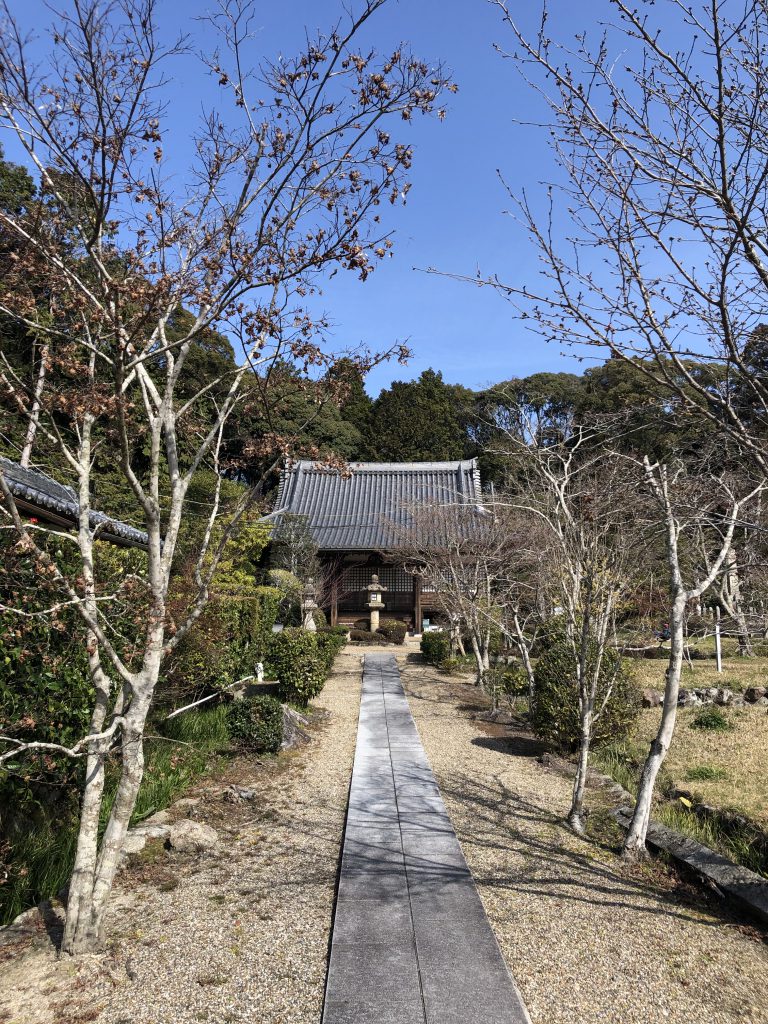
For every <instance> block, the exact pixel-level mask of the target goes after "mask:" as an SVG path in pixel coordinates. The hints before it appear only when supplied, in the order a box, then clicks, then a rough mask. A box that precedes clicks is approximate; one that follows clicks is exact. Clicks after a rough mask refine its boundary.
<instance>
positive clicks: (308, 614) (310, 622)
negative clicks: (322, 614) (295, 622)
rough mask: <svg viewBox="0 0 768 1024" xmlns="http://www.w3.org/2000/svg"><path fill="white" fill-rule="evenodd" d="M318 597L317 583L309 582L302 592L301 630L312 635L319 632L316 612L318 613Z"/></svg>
mask: <svg viewBox="0 0 768 1024" xmlns="http://www.w3.org/2000/svg"><path fill="white" fill-rule="evenodd" d="M316 595H317V591H316V590H315V581H314V580H307V582H306V584H305V585H304V587H303V588H302V591H301V628H302V629H306V630H308V631H309V632H310V633H316V632H317V623H316V622H315V612H316V611H317V602H316V601H315V597H316Z"/></svg>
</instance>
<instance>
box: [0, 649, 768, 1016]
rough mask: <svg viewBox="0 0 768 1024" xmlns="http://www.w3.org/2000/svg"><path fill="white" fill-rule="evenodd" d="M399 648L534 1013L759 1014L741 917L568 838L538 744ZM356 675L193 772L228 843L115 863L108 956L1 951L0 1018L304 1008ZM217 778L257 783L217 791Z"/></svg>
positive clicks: (44, 946) (315, 1007)
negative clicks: (477, 707) (271, 745)
mask: <svg viewBox="0 0 768 1024" xmlns="http://www.w3.org/2000/svg"><path fill="white" fill-rule="evenodd" d="M390 651H391V648H390ZM398 660H399V661H400V662H401V669H402V671H403V682H404V684H405V688H406V692H407V693H408V695H409V698H410V705H411V709H412V711H413V714H414V717H415V719H416V724H417V726H418V729H419V732H420V734H421V737H422V740H423V742H424V745H425V748H426V751H427V754H428V756H429V758H430V761H431V763H432V766H433V768H434V771H435V774H436V776H437V778H438V781H439V782H440V785H441V788H442V791H443V796H444V798H445V801H446V804H447V806H448V810H449V812H450V814H451V817H452V820H453V823H454V826H455V827H456V831H457V833H458V836H459V839H460V841H461V843H462V846H463V849H464V852H465V855H466V857H467V861H468V862H469V865H470V867H471V869H472V871H473V873H474V875H475V878H476V881H477V883H478V887H479V890H480V893H481V896H482V898H483V901H484V903H485V906H486V910H487V912H488V915H489V918H490V920H491V923H492V925H493V927H494V929H495V931H496V934H497V937H498V939H499V942H500V945H501V948H502V951H503V953H504V955H505V957H506V958H507V962H508V964H509V965H510V968H511V970H512V972H513V974H514V976H515V979H516V981H517V983H518V985H519V987H520V989H521V991H522V994H523V997H524V999H525V1001H526V1004H527V1006H528V1009H529V1012H530V1014H531V1017H532V1020H533V1022H534V1024H545V1022H546V1024H592V1022H599V1024H641V1022H642V1024H662V1022H663V1024H734V1022H737V1021H738V1022H740V1024H768V986H766V985H765V977H766V968H767V967H768V956H767V955H766V948H765V946H764V945H763V944H762V943H761V942H760V939H759V936H758V935H757V933H756V932H755V931H754V930H752V929H750V928H748V927H744V926H743V925H742V924H740V923H739V922H737V921H734V920H732V919H730V918H728V917H727V916H724V915H721V914H720V913H719V910H718V906H717V904H716V903H715V902H714V901H707V900H706V899H705V898H704V897H702V896H701V894H699V893H698V891H696V890H694V891H692V890H691V888H690V887H689V886H686V885H685V884H683V883H680V882H679V880H678V879H677V878H676V876H674V874H672V873H667V872H665V871H664V870H663V869H661V868H660V867H659V866H658V864H657V863H654V865H653V866H650V867H649V866H645V867H639V868H634V869H630V868H628V867H626V866H625V865H623V864H622V863H621V862H620V861H618V860H617V858H616V857H615V856H614V855H613V854H612V853H611V851H610V850H608V849H606V848H604V847H601V846H599V845H597V844H594V843H588V842H583V841H581V840H579V839H577V838H576V837H575V836H573V835H572V834H571V833H570V832H569V831H568V830H567V829H565V828H563V827H562V825H561V824H560V821H561V816H562V814H563V812H564V810H565V809H566V807H567V806H568V800H569V796H570V784H569V782H568V781H567V780H566V779H564V778H562V777H560V776H558V775H555V774H553V773H551V772H549V771H548V770H546V769H544V768H543V767H542V766H541V765H539V764H538V763H537V761H536V759H535V756H534V755H535V754H536V753H537V752H538V749H537V747H536V745H535V743H533V742H532V741H531V740H530V739H528V738H527V737H524V736H515V737H513V738H512V739H511V740H510V739H509V738H506V739H505V738H504V736H503V735H501V734H503V732H504V730H503V729H501V728H500V727H498V726H496V727H483V726H481V725H480V723H477V722H475V721H473V720H472V718H471V709H470V707H469V706H470V705H472V704H473V703H475V702H476V699H477V691H476V690H474V689H473V688H472V687H470V686H466V685H464V684H461V683H457V682H455V681H453V680H448V679H447V678H446V677H445V676H444V675H440V674H438V673H436V672H435V671H434V670H432V669H429V668H426V667H424V666H423V665H422V664H421V663H420V659H418V658H415V659H412V658H408V657H407V655H400V656H399V657H398ZM360 679H361V672H360V652H359V651H354V652H349V653H344V654H342V655H341V656H340V657H339V659H338V660H337V662H336V671H335V672H334V674H333V675H332V677H331V678H330V680H329V681H328V683H327V684H326V688H325V690H324V691H323V694H322V695H321V697H320V699H319V701H318V704H319V705H321V706H322V707H324V708H326V709H327V710H328V711H329V712H330V718H329V720H328V721H327V722H326V723H324V724H322V725H320V726H319V727H318V728H317V729H316V731H315V738H314V742H313V743H312V744H311V745H310V746H308V747H306V748H304V749H303V750H301V751H300V752H296V753H293V754H291V755H284V756H282V757H281V758H279V759H278V760H276V761H270V762H267V763H266V764H265V765H264V766H263V767H254V768H252V769H251V771H250V773H249V772H244V770H243V765H242V763H239V764H237V765H235V766H233V768H232V770H231V772H230V774H229V776H228V777H227V778H225V779H219V780H215V781H212V782H210V783H208V784H207V785H206V786H205V787H201V792H202V795H204V801H203V803H202V805H201V813H200V815H199V819H200V820H202V821H206V822H208V823H209V824H212V825H213V826H214V827H215V828H216V829H217V830H218V831H219V832H220V834H221V835H222V838H223V839H224V848H225V850H226V853H225V854H224V855H223V856H221V855H220V856H218V857H212V858H200V857H193V856H181V855H178V854H170V853H166V852H165V851H163V850H162V849H161V848H160V847H159V846H155V847H154V848H148V850H147V851H145V853H144V854H142V855H141V857H140V858H139V859H138V860H137V861H136V862H135V863H133V864H132V865H131V867H130V868H129V869H128V870H127V871H126V872H125V873H124V874H123V875H122V876H121V879H120V882H119V885H118V887H117V891H116V893H115V899H114V901H113V909H112V914H111V920H110V925H109V935H110V937H109V951H108V953H106V954H105V955H101V956H96V957H92V958H87V959H85V960H84V961H77V962H72V961H56V960H55V958H54V956H53V952H52V948H51V945H50V943H46V941H45V936H44V934H42V935H41V936H40V937H39V939H38V941H37V942H36V943H35V944H34V945H33V947H32V948H28V949H26V950H6V951H5V962H3V963H2V964H0V1022H2V1024H84V1022H86V1021H97V1024H134V1022H139V1024H172V1022H173V1024H191V1022H200V1021H208V1022H211V1024H213V1022H215V1024H226V1022H239V1021H246V1020H247V1021H249V1022H259V1024H318V1022H319V1020H320V1014H321V1007H322V997H323V986H324V982H325V971H326V962H327V951H328V938H329V931H330V924H331V914H332V905H333V894H334V886H335V879H336V869H337V863H338V856H339V851H340V845H341V839H342V829H343V822H344V812H345V807H346V800H347V791H348V786H349V779H350V773H351V766H352V758H353V753H354V745H355V735H356V725H357V714H358V707H359V694H360ZM493 733H496V735H493ZM230 782H237V783H238V784H240V785H243V786H253V787H254V788H257V789H258V791H259V797H258V799H257V800H256V801H254V802H248V803H243V804H230V803H226V802H224V801H223V800H222V798H221V794H222V791H223V788H224V787H225V786H226V784H228V783H230ZM595 799H597V797H595Z"/></svg>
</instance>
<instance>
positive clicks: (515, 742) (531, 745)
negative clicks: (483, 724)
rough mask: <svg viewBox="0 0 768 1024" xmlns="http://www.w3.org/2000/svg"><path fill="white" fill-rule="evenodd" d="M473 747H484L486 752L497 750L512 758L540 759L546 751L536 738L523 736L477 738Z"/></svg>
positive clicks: (473, 741) (473, 742)
mask: <svg viewBox="0 0 768 1024" xmlns="http://www.w3.org/2000/svg"><path fill="white" fill-rule="evenodd" d="M472 746H473V747H483V748H484V749H485V750H495V751H497V752H498V753H500V754H509V755H510V756H512V757H539V756H540V755H541V754H543V753H544V751H545V750H546V747H545V745H544V744H543V743H542V742H541V740H537V739H536V738H535V736H525V735H523V734H517V735H510V736H477V737H476V738H475V739H473V740H472Z"/></svg>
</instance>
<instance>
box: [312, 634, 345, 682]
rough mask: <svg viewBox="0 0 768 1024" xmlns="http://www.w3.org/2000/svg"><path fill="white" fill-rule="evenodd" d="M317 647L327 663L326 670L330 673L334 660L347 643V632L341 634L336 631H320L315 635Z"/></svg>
mask: <svg viewBox="0 0 768 1024" xmlns="http://www.w3.org/2000/svg"><path fill="white" fill-rule="evenodd" d="M315 638H316V640H317V646H318V649H319V650H320V653H321V654H322V656H323V660H324V661H325V670H326V672H330V671H331V668H332V666H333V659H334V658H335V657H336V655H337V654H338V653H339V651H340V650H341V649H342V647H343V646H344V645H345V644H346V642H347V631H346V629H345V630H344V631H343V632H339V630H338V627H337V628H336V629H318V631H317V633H316V634H315Z"/></svg>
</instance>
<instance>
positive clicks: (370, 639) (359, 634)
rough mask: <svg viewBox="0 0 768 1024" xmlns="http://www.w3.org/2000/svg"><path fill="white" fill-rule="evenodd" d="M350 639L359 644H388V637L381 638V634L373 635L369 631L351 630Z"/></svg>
mask: <svg viewBox="0 0 768 1024" xmlns="http://www.w3.org/2000/svg"><path fill="white" fill-rule="evenodd" d="M349 639H350V640H352V641H353V642H354V643H357V644H385V643H387V639H386V637H383V636H381V635H380V634H379V633H371V631H370V630H369V629H351V630H350V631H349Z"/></svg>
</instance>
